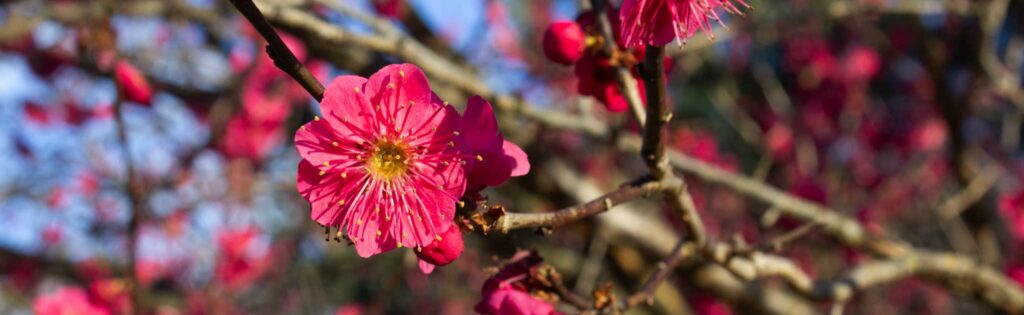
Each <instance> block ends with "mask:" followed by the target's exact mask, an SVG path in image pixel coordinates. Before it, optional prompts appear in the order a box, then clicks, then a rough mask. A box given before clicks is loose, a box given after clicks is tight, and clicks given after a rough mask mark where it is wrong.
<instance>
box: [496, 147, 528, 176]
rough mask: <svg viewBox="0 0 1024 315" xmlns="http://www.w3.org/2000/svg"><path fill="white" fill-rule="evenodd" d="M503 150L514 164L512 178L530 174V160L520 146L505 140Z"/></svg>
mask: <svg viewBox="0 0 1024 315" xmlns="http://www.w3.org/2000/svg"><path fill="white" fill-rule="evenodd" d="M501 149H502V151H503V152H504V153H505V156H506V158H507V159H509V160H510V163H511V164H512V174H511V175H512V176H523V175H526V173H529V172H530V160H529V159H528V158H527V156H526V152H523V149H521V148H519V146H518V145H516V144H515V143H512V142H509V141H508V140H505V142H504V143H503V144H502V146H501Z"/></svg>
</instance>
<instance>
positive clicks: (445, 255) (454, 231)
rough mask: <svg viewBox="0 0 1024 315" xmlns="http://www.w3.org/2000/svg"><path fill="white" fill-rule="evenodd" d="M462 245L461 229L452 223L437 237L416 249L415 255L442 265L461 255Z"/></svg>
mask: <svg viewBox="0 0 1024 315" xmlns="http://www.w3.org/2000/svg"><path fill="white" fill-rule="evenodd" d="M462 247H463V244H462V231H460V230H459V226H458V225H456V224H452V227H450V228H448V230H447V231H445V232H444V233H441V235H440V236H439V238H438V239H435V240H434V242H432V243H430V245H427V246H424V247H423V249H422V250H420V251H417V252H416V256H417V257H419V258H420V259H422V260H423V261H426V262H428V263H431V264H433V265H437V266H444V265H447V264H450V263H452V262H453V261H455V259H456V258H459V255H462Z"/></svg>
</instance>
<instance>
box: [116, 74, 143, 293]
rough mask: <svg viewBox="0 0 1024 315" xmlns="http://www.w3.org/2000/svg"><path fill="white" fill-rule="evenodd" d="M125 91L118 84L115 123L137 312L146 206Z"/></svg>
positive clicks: (130, 272)
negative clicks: (134, 157)
mask: <svg viewBox="0 0 1024 315" xmlns="http://www.w3.org/2000/svg"><path fill="white" fill-rule="evenodd" d="M122 93H124V91H122V90H121V87H120V85H117V98H116V99H115V101H114V124H115V126H116V127H117V140H118V142H120V144H121V158H122V159H124V169H125V187H124V190H125V192H126V193H127V195H128V202H129V206H130V211H131V212H130V213H129V215H130V218H129V219H128V227H127V229H126V231H125V238H126V240H127V244H126V247H127V255H128V270H127V271H126V272H128V275H129V276H128V277H129V278H130V279H131V291H130V294H131V300H132V307H133V308H134V309H135V311H136V313H142V312H141V311H142V310H144V306H143V304H142V300H141V298H142V285H141V284H140V283H139V280H138V277H137V274H136V270H135V268H136V265H137V264H136V261H137V259H138V257H137V256H138V243H137V241H138V239H137V237H138V230H139V221H140V217H141V216H142V214H143V207H144V203H145V202H144V200H145V196H144V194H145V193H144V192H143V191H142V186H141V183H139V181H138V180H139V178H138V177H137V176H135V164H134V163H133V161H132V154H131V146H130V145H129V143H128V127H127V124H125V119H124V98H123V97H122Z"/></svg>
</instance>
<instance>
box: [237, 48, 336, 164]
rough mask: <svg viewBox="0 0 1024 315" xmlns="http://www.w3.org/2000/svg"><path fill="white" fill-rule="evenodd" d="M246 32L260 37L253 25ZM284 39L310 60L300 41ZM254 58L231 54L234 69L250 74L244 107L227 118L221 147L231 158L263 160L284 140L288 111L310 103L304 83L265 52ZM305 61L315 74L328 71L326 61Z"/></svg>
mask: <svg viewBox="0 0 1024 315" xmlns="http://www.w3.org/2000/svg"><path fill="white" fill-rule="evenodd" d="M245 31H246V33H250V34H249V35H250V36H254V37H255V36H258V35H257V34H256V31H255V30H252V29H251V28H246V29H245ZM281 39H282V41H284V43H285V45H287V46H288V48H289V49H290V50H291V51H292V52H293V53H294V54H295V55H296V58H299V60H305V59H307V58H306V55H307V54H306V49H305V47H304V46H303V45H302V42H301V41H299V40H298V39H296V38H294V37H291V36H287V35H284V34H282V36H281ZM251 59H252V58H251V57H246V56H244V55H243V53H239V52H234V53H233V54H232V66H233V70H234V71H235V72H236V73H244V72H246V71H249V73H248V75H247V76H246V77H245V82H244V84H242V86H241V89H242V90H241V99H240V101H241V108H240V110H239V111H238V112H237V113H235V114H234V115H232V116H231V118H229V119H228V121H227V123H226V126H225V130H224V136H223V137H222V138H221V141H220V144H219V147H220V149H221V151H222V152H224V154H225V155H227V156H228V157H229V158H232V159H238V158H244V159H249V160H251V161H260V160H262V159H263V158H265V157H266V156H267V155H268V154H269V153H270V152H271V151H272V150H273V149H274V148H276V147H277V146H278V145H280V144H281V143H283V142H284V141H285V137H283V136H282V135H283V134H284V128H285V122H286V121H287V119H288V115H289V113H291V112H292V108H294V107H295V106H296V105H298V104H302V105H305V104H307V103H308V99H309V97H308V95H307V94H306V91H305V90H303V89H302V87H301V86H299V85H298V84H297V83H295V82H294V81H292V80H291V78H289V77H288V76H287V75H285V74H284V73H282V72H281V71H280V70H278V69H277V67H275V66H274V61H273V60H271V59H270V57H269V56H267V55H266V54H261V56H258V57H257V58H256V59H255V60H251ZM305 64H306V65H307V66H308V68H309V69H310V71H312V72H313V73H314V76H317V77H323V76H324V74H325V73H326V70H327V69H326V67H325V64H324V63H323V62H317V61H314V60H307V61H306V62H305Z"/></svg>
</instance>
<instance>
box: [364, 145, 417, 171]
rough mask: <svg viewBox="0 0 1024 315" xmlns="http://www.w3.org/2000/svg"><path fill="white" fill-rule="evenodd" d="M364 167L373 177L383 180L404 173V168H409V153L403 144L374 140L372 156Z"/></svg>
mask: <svg viewBox="0 0 1024 315" xmlns="http://www.w3.org/2000/svg"><path fill="white" fill-rule="evenodd" d="M366 168H367V169H368V170H369V172H370V174H372V175H373V176H374V177H377V178H379V179H384V180H389V179H392V178H394V177H396V176H400V175H402V174H405V170H406V169H408V168H409V153H408V150H406V148H405V144H404V143H401V142H398V141H389V140H377V141H376V142H374V149H373V156H371V157H370V161H369V163H367V166H366Z"/></svg>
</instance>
